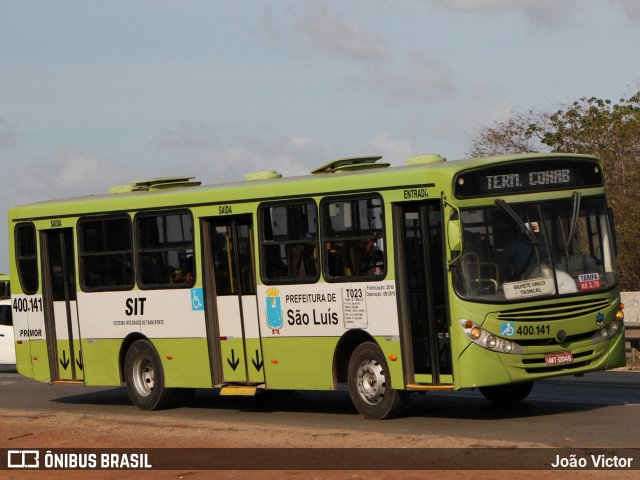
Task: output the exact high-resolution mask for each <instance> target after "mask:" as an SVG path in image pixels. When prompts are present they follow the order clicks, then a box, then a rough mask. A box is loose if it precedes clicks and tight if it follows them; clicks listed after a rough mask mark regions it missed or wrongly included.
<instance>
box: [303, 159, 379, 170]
mask: <svg viewBox="0 0 640 480" xmlns="http://www.w3.org/2000/svg"><path fill="white" fill-rule="evenodd" d="M381 158H382V157H379V156H377V157H351V158H339V159H338V160H333V161H332V162H329V163H327V164H326V165H323V166H321V167H319V168H316V169H315V170H312V171H311V173H313V174H318V173H339V172H349V171H352V170H366V169H369V168H386V167H388V166H389V164H388V163H376V162H377V161H378V160H380V159H381Z"/></svg>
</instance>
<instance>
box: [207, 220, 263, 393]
mask: <svg viewBox="0 0 640 480" xmlns="http://www.w3.org/2000/svg"><path fill="white" fill-rule="evenodd" d="M203 232H204V241H205V245H206V248H205V249H204V251H205V255H204V261H205V268H204V271H205V280H206V285H205V288H206V291H207V294H206V299H205V302H206V306H207V325H208V332H209V342H210V347H209V348H210V352H211V368H212V373H213V378H214V384H222V383H242V384H261V383H264V368H263V359H262V346H261V343H260V331H259V325H258V307H257V300H256V284H255V257H254V248H253V247H254V245H253V222H252V217H251V215H238V216H226V217H217V218H212V219H207V220H205V222H204V228H203Z"/></svg>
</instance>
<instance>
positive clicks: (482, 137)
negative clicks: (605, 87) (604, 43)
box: [470, 91, 640, 291]
mask: <svg viewBox="0 0 640 480" xmlns="http://www.w3.org/2000/svg"><path fill="white" fill-rule="evenodd" d="M543 151H550V152H566V153H586V154H591V155H595V156H597V157H599V158H600V160H601V161H602V164H603V168H604V172H605V181H606V188H607V195H608V198H609V204H610V205H611V207H612V208H613V212H614V217H615V220H616V234H617V243H618V273H619V281H620V287H621V288H622V290H626V291H637V290H640V255H638V254H637V252H639V251H640V235H638V226H639V225H640V188H639V187H640V183H639V180H640V91H638V92H637V93H635V94H634V95H631V96H630V97H629V98H621V99H620V100H619V102H618V103H613V102H611V101H610V100H601V99H598V98H595V97H592V98H586V97H582V98H580V99H578V100H576V101H574V102H573V103H571V104H570V105H566V106H561V107H560V108H558V109H557V110H556V111H555V112H534V111H529V112H526V113H516V114H513V116H512V117H511V118H509V119H506V120H504V121H502V122H497V123H496V124H495V125H493V126H492V127H483V128H482V129H481V131H480V133H479V135H478V137H477V138H475V139H474V140H473V141H472V144H471V150H470V155H471V156H474V157H476V156H486V155H495V154H503V153H507V154H508V153H523V152H543Z"/></svg>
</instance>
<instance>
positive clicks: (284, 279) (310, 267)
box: [260, 200, 319, 283]
mask: <svg viewBox="0 0 640 480" xmlns="http://www.w3.org/2000/svg"><path fill="white" fill-rule="evenodd" d="M260 218H261V224H260V227H261V231H260V242H261V258H262V271H261V272H262V276H263V281H264V282H265V283H274V282H275V283H293V282H295V283H301V282H302V283H312V282H315V281H317V279H318V273H319V267H318V249H317V245H318V225H317V208H316V204H315V202H313V201H312V200H305V201H302V202H291V203H284V204H283V203H279V204H272V205H267V204H266V205H262V206H261V207H260Z"/></svg>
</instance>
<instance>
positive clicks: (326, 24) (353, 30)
mask: <svg viewBox="0 0 640 480" xmlns="http://www.w3.org/2000/svg"><path fill="white" fill-rule="evenodd" d="M298 21H299V25H300V26H301V28H302V29H303V30H304V32H306V34H307V35H308V37H309V40H310V41H311V43H312V45H313V46H314V47H316V48H318V49H320V50H322V51H325V52H329V53H339V54H343V55H347V56H349V57H351V58H354V59H356V60H380V59H384V58H385V57H387V55H388V51H387V47H386V46H385V44H384V42H383V41H382V39H381V38H380V37H379V36H378V35H376V34H375V33H372V32H370V31H368V30H367V29H366V27H365V26H364V25H363V24H362V22H361V21H357V20H346V19H343V18H341V17H339V16H338V15H336V14H334V13H332V12H330V11H329V9H328V8H327V7H326V6H325V5H324V4H321V3H314V4H313V5H311V6H310V7H308V8H307V9H306V11H305V12H304V14H303V15H301V16H300V18H299V20H298Z"/></svg>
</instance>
